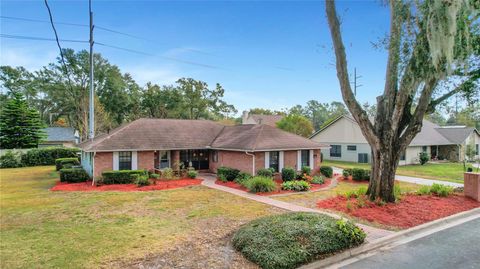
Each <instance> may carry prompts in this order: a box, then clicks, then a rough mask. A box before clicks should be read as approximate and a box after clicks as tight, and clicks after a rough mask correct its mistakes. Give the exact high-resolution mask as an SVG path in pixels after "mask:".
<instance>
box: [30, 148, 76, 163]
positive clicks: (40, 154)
mask: <svg viewBox="0 0 480 269" xmlns="http://www.w3.org/2000/svg"><path fill="white" fill-rule="evenodd" d="M79 152H80V149H78V148H60V147H59V148H39V149H32V150H29V151H27V152H26V153H24V154H22V157H21V159H22V164H23V165H24V166H38V165H54V164H55V160H56V159H60V158H72V157H78V153H79Z"/></svg>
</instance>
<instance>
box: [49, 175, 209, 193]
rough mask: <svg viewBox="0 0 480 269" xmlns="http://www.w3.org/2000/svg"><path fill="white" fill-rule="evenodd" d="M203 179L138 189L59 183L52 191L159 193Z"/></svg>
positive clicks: (134, 187)
mask: <svg viewBox="0 0 480 269" xmlns="http://www.w3.org/2000/svg"><path fill="white" fill-rule="evenodd" d="M200 183H202V180H201V179H190V178H188V179H177V180H157V184H155V185H153V184H152V185H149V186H142V187H138V186H137V185H136V184H111V185H101V186H92V182H91V181H87V182H81V183H67V182H57V184H56V185H55V186H53V187H52V188H51V189H50V190H51V191H125V192H127V191H158V190H168V189H176V188H182V187H186V186H193V185H199V184H200Z"/></svg>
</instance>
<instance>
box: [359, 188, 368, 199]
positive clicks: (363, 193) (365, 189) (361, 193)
mask: <svg viewBox="0 0 480 269" xmlns="http://www.w3.org/2000/svg"><path fill="white" fill-rule="evenodd" d="M367 190H368V189H367V187H365V186H362V187H360V188H358V189H357V191H356V194H357V197H360V196H363V195H366V194H367Z"/></svg>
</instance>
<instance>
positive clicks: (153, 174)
mask: <svg viewBox="0 0 480 269" xmlns="http://www.w3.org/2000/svg"><path fill="white" fill-rule="evenodd" d="M150 178H153V179H159V178H160V175H159V174H155V173H151V174H150Z"/></svg>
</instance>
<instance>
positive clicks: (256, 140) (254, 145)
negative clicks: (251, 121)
mask: <svg viewBox="0 0 480 269" xmlns="http://www.w3.org/2000/svg"><path fill="white" fill-rule="evenodd" d="M265 125H266V124H260V131H259V132H258V134H257V137H255V143H254V144H253V147H252V150H255V149H256V148H257V144H258V138H259V137H260V134H262V133H263V127H264V126H265Z"/></svg>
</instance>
